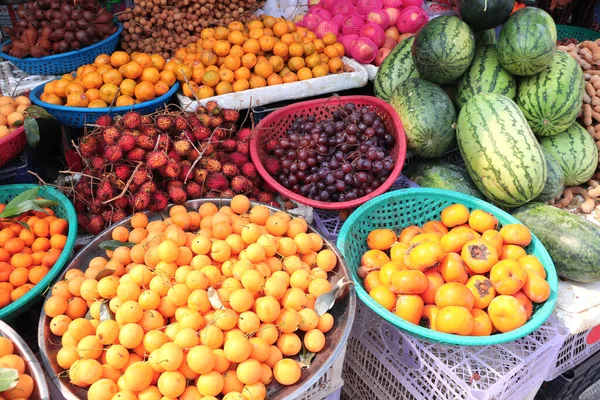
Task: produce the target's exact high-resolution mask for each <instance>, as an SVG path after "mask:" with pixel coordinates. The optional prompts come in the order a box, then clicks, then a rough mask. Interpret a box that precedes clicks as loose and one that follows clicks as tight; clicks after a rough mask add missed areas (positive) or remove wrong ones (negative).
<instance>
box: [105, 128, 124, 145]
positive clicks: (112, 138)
mask: <svg viewBox="0 0 600 400" xmlns="http://www.w3.org/2000/svg"><path fill="white" fill-rule="evenodd" d="M120 136H121V135H120V133H119V130H118V129H117V128H116V127H114V126H109V127H108V128H105V129H104V131H103V132H102V138H103V139H104V143H106V144H108V145H113V144H115V143H117V140H119V137H120Z"/></svg>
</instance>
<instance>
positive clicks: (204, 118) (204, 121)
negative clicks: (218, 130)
mask: <svg viewBox="0 0 600 400" xmlns="http://www.w3.org/2000/svg"><path fill="white" fill-rule="evenodd" d="M211 118H212V117H211V116H210V115H208V114H199V115H198V121H199V122H200V124H201V125H204V126H210V120H211Z"/></svg>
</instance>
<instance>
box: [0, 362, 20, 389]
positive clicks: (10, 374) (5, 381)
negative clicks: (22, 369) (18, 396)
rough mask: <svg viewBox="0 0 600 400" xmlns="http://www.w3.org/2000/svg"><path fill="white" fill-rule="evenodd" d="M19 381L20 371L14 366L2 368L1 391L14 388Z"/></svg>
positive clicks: (0, 373)
mask: <svg viewBox="0 0 600 400" xmlns="http://www.w3.org/2000/svg"><path fill="white" fill-rule="evenodd" d="M18 382H19V371H17V370H16V369H14V368H0V392H4V391H5V390H8V389H12V388H14V387H15V386H17V383H18Z"/></svg>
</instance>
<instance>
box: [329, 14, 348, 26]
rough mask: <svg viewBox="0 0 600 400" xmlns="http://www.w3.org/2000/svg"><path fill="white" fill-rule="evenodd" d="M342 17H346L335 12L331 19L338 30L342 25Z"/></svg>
mask: <svg viewBox="0 0 600 400" xmlns="http://www.w3.org/2000/svg"><path fill="white" fill-rule="evenodd" d="M344 19H346V16H345V15H343V14H335V15H334V16H333V18H332V19H331V20H332V21H333V22H334V23H335V24H336V25H337V26H338V30H340V29H341V28H342V25H344Z"/></svg>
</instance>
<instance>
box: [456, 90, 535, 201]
mask: <svg viewBox="0 0 600 400" xmlns="http://www.w3.org/2000/svg"><path fill="white" fill-rule="evenodd" d="M456 138H457V141H458V147H459V149H460V153H461V155H462V157H463V159H464V161H465V165H466V167H467V171H468V172H469V175H470V176H471V179H473V182H475V185H476V186H477V187H478V188H479V190H481V192H482V193H483V194H484V195H485V196H486V197H487V198H488V199H489V200H491V201H492V202H494V203H496V204H498V205H500V206H502V207H507V208H511V207H518V206H520V205H522V204H525V203H527V202H529V201H531V200H533V199H534V198H536V197H537V196H538V195H539V194H540V193H541V192H542V189H543V188H544V184H545V182H546V174H547V172H546V162H545V160H544V154H543V153H542V148H541V146H540V144H539V143H538V142H537V140H536V139H535V136H534V135H533V132H531V128H529V125H528V124H527V120H526V119H525V117H524V116H523V113H522V112H521V110H519V107H517V105H516V104H515V102H513V101H512V100H511V99H509V98H508V97H505V96H502V95H500V94H497V93H480V94H478V95H476V96H475V97H473V98H472V99H471V100H469V101H468V102H467V104H465V105H464V106H463V108H462V109H461V110H460V114H459V116H458V123H457V126H456Z"/></svg>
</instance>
